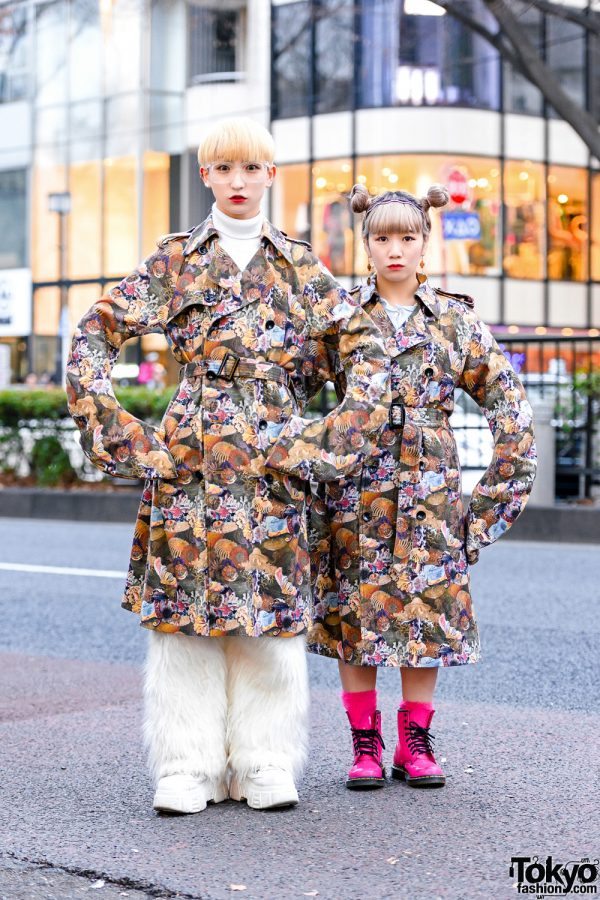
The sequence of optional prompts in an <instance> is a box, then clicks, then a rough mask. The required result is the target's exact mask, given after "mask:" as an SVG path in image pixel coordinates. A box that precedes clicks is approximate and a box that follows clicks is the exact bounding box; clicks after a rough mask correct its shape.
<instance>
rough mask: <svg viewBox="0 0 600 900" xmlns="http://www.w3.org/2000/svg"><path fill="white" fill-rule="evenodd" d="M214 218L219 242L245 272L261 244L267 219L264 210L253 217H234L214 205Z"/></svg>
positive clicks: (241, 270)
mask: <svg viewBox="0 0 600 900" xmlns="http://www.w3.org/2000/svg"><path fill="white" fill-rule="evenodd" d="M212 220H213V224H214V226H215V228H216V229H217V231H218V232H219V243H220V245H221V247H222V248H223V250H225V252H226V253H228V254H229V256H230V257H231V258H232V260H233V261H234V263H235V264H236V266H237V267H238V268H239V270H240V272H243V271H244V269H245V268H246V266H247V265H248V263H249V262H250V260H251V259H252V257H253V256H254V254H255V253H256V251H257V250H258V247H259V245H260V235H261V231H262V226H263V222H264V220H265V217H264V214H263V212H262V210H261V211H260V212H259V214H258V215H257V216H253V217H252V218H251V219H234V218H232V216H228V215H226V214H225V213H224V212H221V210H220V209H218V208H217V204H216V203H213V205H212Z"/></svg>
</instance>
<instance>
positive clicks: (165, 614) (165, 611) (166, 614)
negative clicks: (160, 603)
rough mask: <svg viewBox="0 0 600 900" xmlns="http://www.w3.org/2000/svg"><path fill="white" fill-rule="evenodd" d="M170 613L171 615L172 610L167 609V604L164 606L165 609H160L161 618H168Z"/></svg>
mask: <svg viewBox="0 0 600 900" xmlns="http://www.w3.org/2000/svg"><path fill="white" fill-rule="evenodd" d="M172 615H173V610H172V609H169V607H168V606H167V607H165V609H163V611H162V617H163V619H170V618H171V616H172Z"/></svg>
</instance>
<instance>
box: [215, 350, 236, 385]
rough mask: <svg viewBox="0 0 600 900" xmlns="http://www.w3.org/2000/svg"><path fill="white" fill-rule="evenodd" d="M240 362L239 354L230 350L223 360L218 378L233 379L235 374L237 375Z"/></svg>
mask: <svg viewBox="0 0 600 900" xmlns="http://www.w3.org/2000/svg"><path fill="white" fill-rule="evenodd" d="M239 362H240V358H239V356H236V355H235V353H231V351H230V350H228V351H227V352H226V354H225V356H224V357H223V359H222V360H221V365H220V366H219V371H218V372H217V378H223V379H225V381H233V376H234V375H235V372H236V369H237V367H238V365H239Z"/></svg>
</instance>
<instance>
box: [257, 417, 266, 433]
mask: <svg viewBox="0 0 600 900" xmlns="http://www.w3.org/2000/svg"><path fill="white" fill-rule="evenodd" d="M258 427H259V428H260V430H261V431H265V429H267V428H268V427H269V423H268V422H267V420H266V419H261V420H260V422H259V423H258Z"/></svg>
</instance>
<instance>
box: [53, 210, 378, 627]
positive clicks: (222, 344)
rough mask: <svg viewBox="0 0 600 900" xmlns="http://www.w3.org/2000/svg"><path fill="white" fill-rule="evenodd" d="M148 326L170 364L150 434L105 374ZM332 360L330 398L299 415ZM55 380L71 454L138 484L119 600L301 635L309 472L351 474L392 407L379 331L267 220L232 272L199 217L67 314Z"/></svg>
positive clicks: (153, 611)
mask: <svg viewBox="0 0 600 900" xmlns="http://www.w3.org/2000/svg"><path fill="white" fill-rule="evenodd" d="M156 329H161V330H162V331H163V332H164V334H165V335H166V338H167V340H168V343H169V345H170V348H171V350H172V352H173V354H174V356H175V358H176V359H177V360H178V362H180V363H181V364H182V366H183V369H182V378H181V381H180V385H179V388H178V390H177V391H176V393H175V395H174V397H173V399H172V401H171V402H170V404H169V407H168V409H167V411H166V413H165V416H164V418H163V421H162V423H161V425H160V427H158V428H155V427H152V426H150V425H148V424H147V423H144V422H141V421H139V420H138V419H136V418H134V417H133V416H132V415H130V414H129V413H127V412H126V411H125V410H124V409H123V408H122V407H121V406H120V405H119V403H118V401H117V400H116V398H115V395H114V393H113V389H112V386H111V377H110V376H111V369H112V365H113V364H114V362H115V360H116V358H117V356H118V354H119V349H120V347H121V345H122V343H123V342H124V341H125V340H126V339H127V338H130V337H132V336H134V335H142V334H144V333H146V332H149V331H153V330H156ZM334 366H338V367H340V366H341V367H342V368H343V370H344V372H345V373H346V377H347V380H348V391H347V392H346V396H345V399H344V401H343V403H341V404H340V405H339V406H338V407H337V408H336V409H335V410H333V412H331V413H330V414H329V415H328V416H327V417H325V418H324V419H319V420H316V421H315V420H310V419H307V418H303V417H302V411H303V409H304V407H305V406H306V403H307V401H308V399H309V398H310V396H311V395H312V394H313V393H314V392H316V391H317V390H318V389H319V388H320V387H321V385H322V384H323V382H324V381H326V380H327V379H329V378H331V377H333V376H332V374H331V373H332V367H334ZM67 375H68V399H69V408H70V411H71V414H72V416H73V417H74V419H75V422H76V423H77V425H78V426H79V428H80V430H81V433H82V438H81V441H82V446H83V449H84V451H85V452H86V454H87V455H88V456H89V458H90V459H91V460H92V461H93V462H94V463H95V464H96V465H97V466H99V467H100V468H101V469H103V470H104V471H105V472H107V473H108V474H110V475H117V476H139V477H143V478H144V479H145V487H144V491H143V496H142V500H141V504H140V507H139V514H138V518H137V523H136V527H135V537H134V541H133V548H132V552H131V562H130V567H129V574H128V578H127V584H126V590H125V596H124V600H123V606H124V607H125V608H126V609H129V610H132V611H133V612H136V613H140V614H141V624H142V625H144V626H146V627H150V628H156V629H157V630H163V631H181V632H184V633H189V634H197V635H204V636H222V635H240V634H241V635H248V636H261V635H265V634H268V635H273V636H284V637H286V636H290V637H291V636H293V635H296V634H298V633H300V632H302V631H304V630H305V628H306V626H307V625H308V623H309V621H310V603H309V601H310V561H309V554H308V544H307V515H306V510H307V498H308V497H309V496H310V490H309V479H314V480H316V481H327V480H329V479H336V478H339V477H342V476H344V475H347V474H350V473H351V472H352V471H353V470H356V468H357V467H359V466H360V463H361V461H362V459H363V457H364V455H365V453H367V452H369V450H372V449H373V447H372V445H371V444H370V442H369V436H370V435H371V436H375V435H376V434H377V432H378V431H380V430H381V427H382V426H383V425H384V424H385V421H386V420H387V415H388V407H389V399H390V395H389V359H388V357H387V355H386V353H385V351H384V348H383V345H382V341H381V335H380V334H379V332H378V330H377V329H376V328H375V327H374V325H373V323H372V322H371V320H370V318H369V317H368V316H367V315H366V314H365V313H364V312H363V310H362V309H361V307H360V305H359V304H358V303H357V302H356V300H355V299H353V298H352V297H350V295H349V294H347V293H346V292H345V291H344V290H343V289H342V288H341V287H340V286H339V285H338V284H337V283H336V282H335V281H334V279H333V278H332V276H331V274H330V273H329V272H328V271H327V269H325V268H324V267H323V265H322V264H321V263H320V262H319V260H318V259H317V258H316V256H315V255H314V254H313V253H312V251H311V250H310V247H309V246H308V245H306V244H303V243H302V242H299V241H293V240H290V239H289V238H287V236H286V235H285V234H284V233H283V232H280V231H278V230H277V229H276V228H274V227H273V226H272V225H271V224H270V223H269V222H265V223H264V226H263V231H262V237H261V245H260V247H259V249H258V251H257V253H256V254H255V256H254V257H253V259H252V260H251V261H250V263H249V265H248V267H247V268H246V270H245V271H244V272H243V274H242V273H241V272H240V271H239V269H238V268H237V266H236V265H235V263H234V262H233V260H232V259H231V258H230V257H229V256H228V255H227V254H226V253H225V251H224V250H223V249H222V248H221V246H220V244H219V243H218V241H217V231H216V229H215V227H214V225H213V223H212V219H211V217H210V216H209V217H208V218H207V219H206V220H205V221H204V222H203V223H202V224H201V225H199V226H198V227H197V228H196V229H195V230H193V231H192V232H191V233H190V232H188V233H186V234H179V235H169V236H167V238H165V239H163V240H162V241H161V242H159V244H158V249H157V250H156V251H155V252H154V253H153V254H152V255H151V256H150V257H149V258H148V259H146V261H145V262H144V263H143V264H142V265H141V266H140V267H139V268H138V269H137V270H136V271H135V272H133V274H131V275H130V276H128V277H127V278H125V279H124V280H123V281H122V282H121V283H120V284H119V285H118V286H117V287H115V288H114V289H113V290H111V291H110V293H109V294H107V295H106V296H105V297H103V298H102V299H101V300H100V301H99V302H98V303H96V304H95V305H94V306H93V307H92V308H91V309H90V310H89V312H88V313H87V315H86V316H85V317H84V318H83V319H82V321H81V323H80V324H79V327H78V329H77V331H76V333H75V336H74V340H73V346H72V352H71V356H70V359H69V363H68V369H67Z"/></svg>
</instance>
